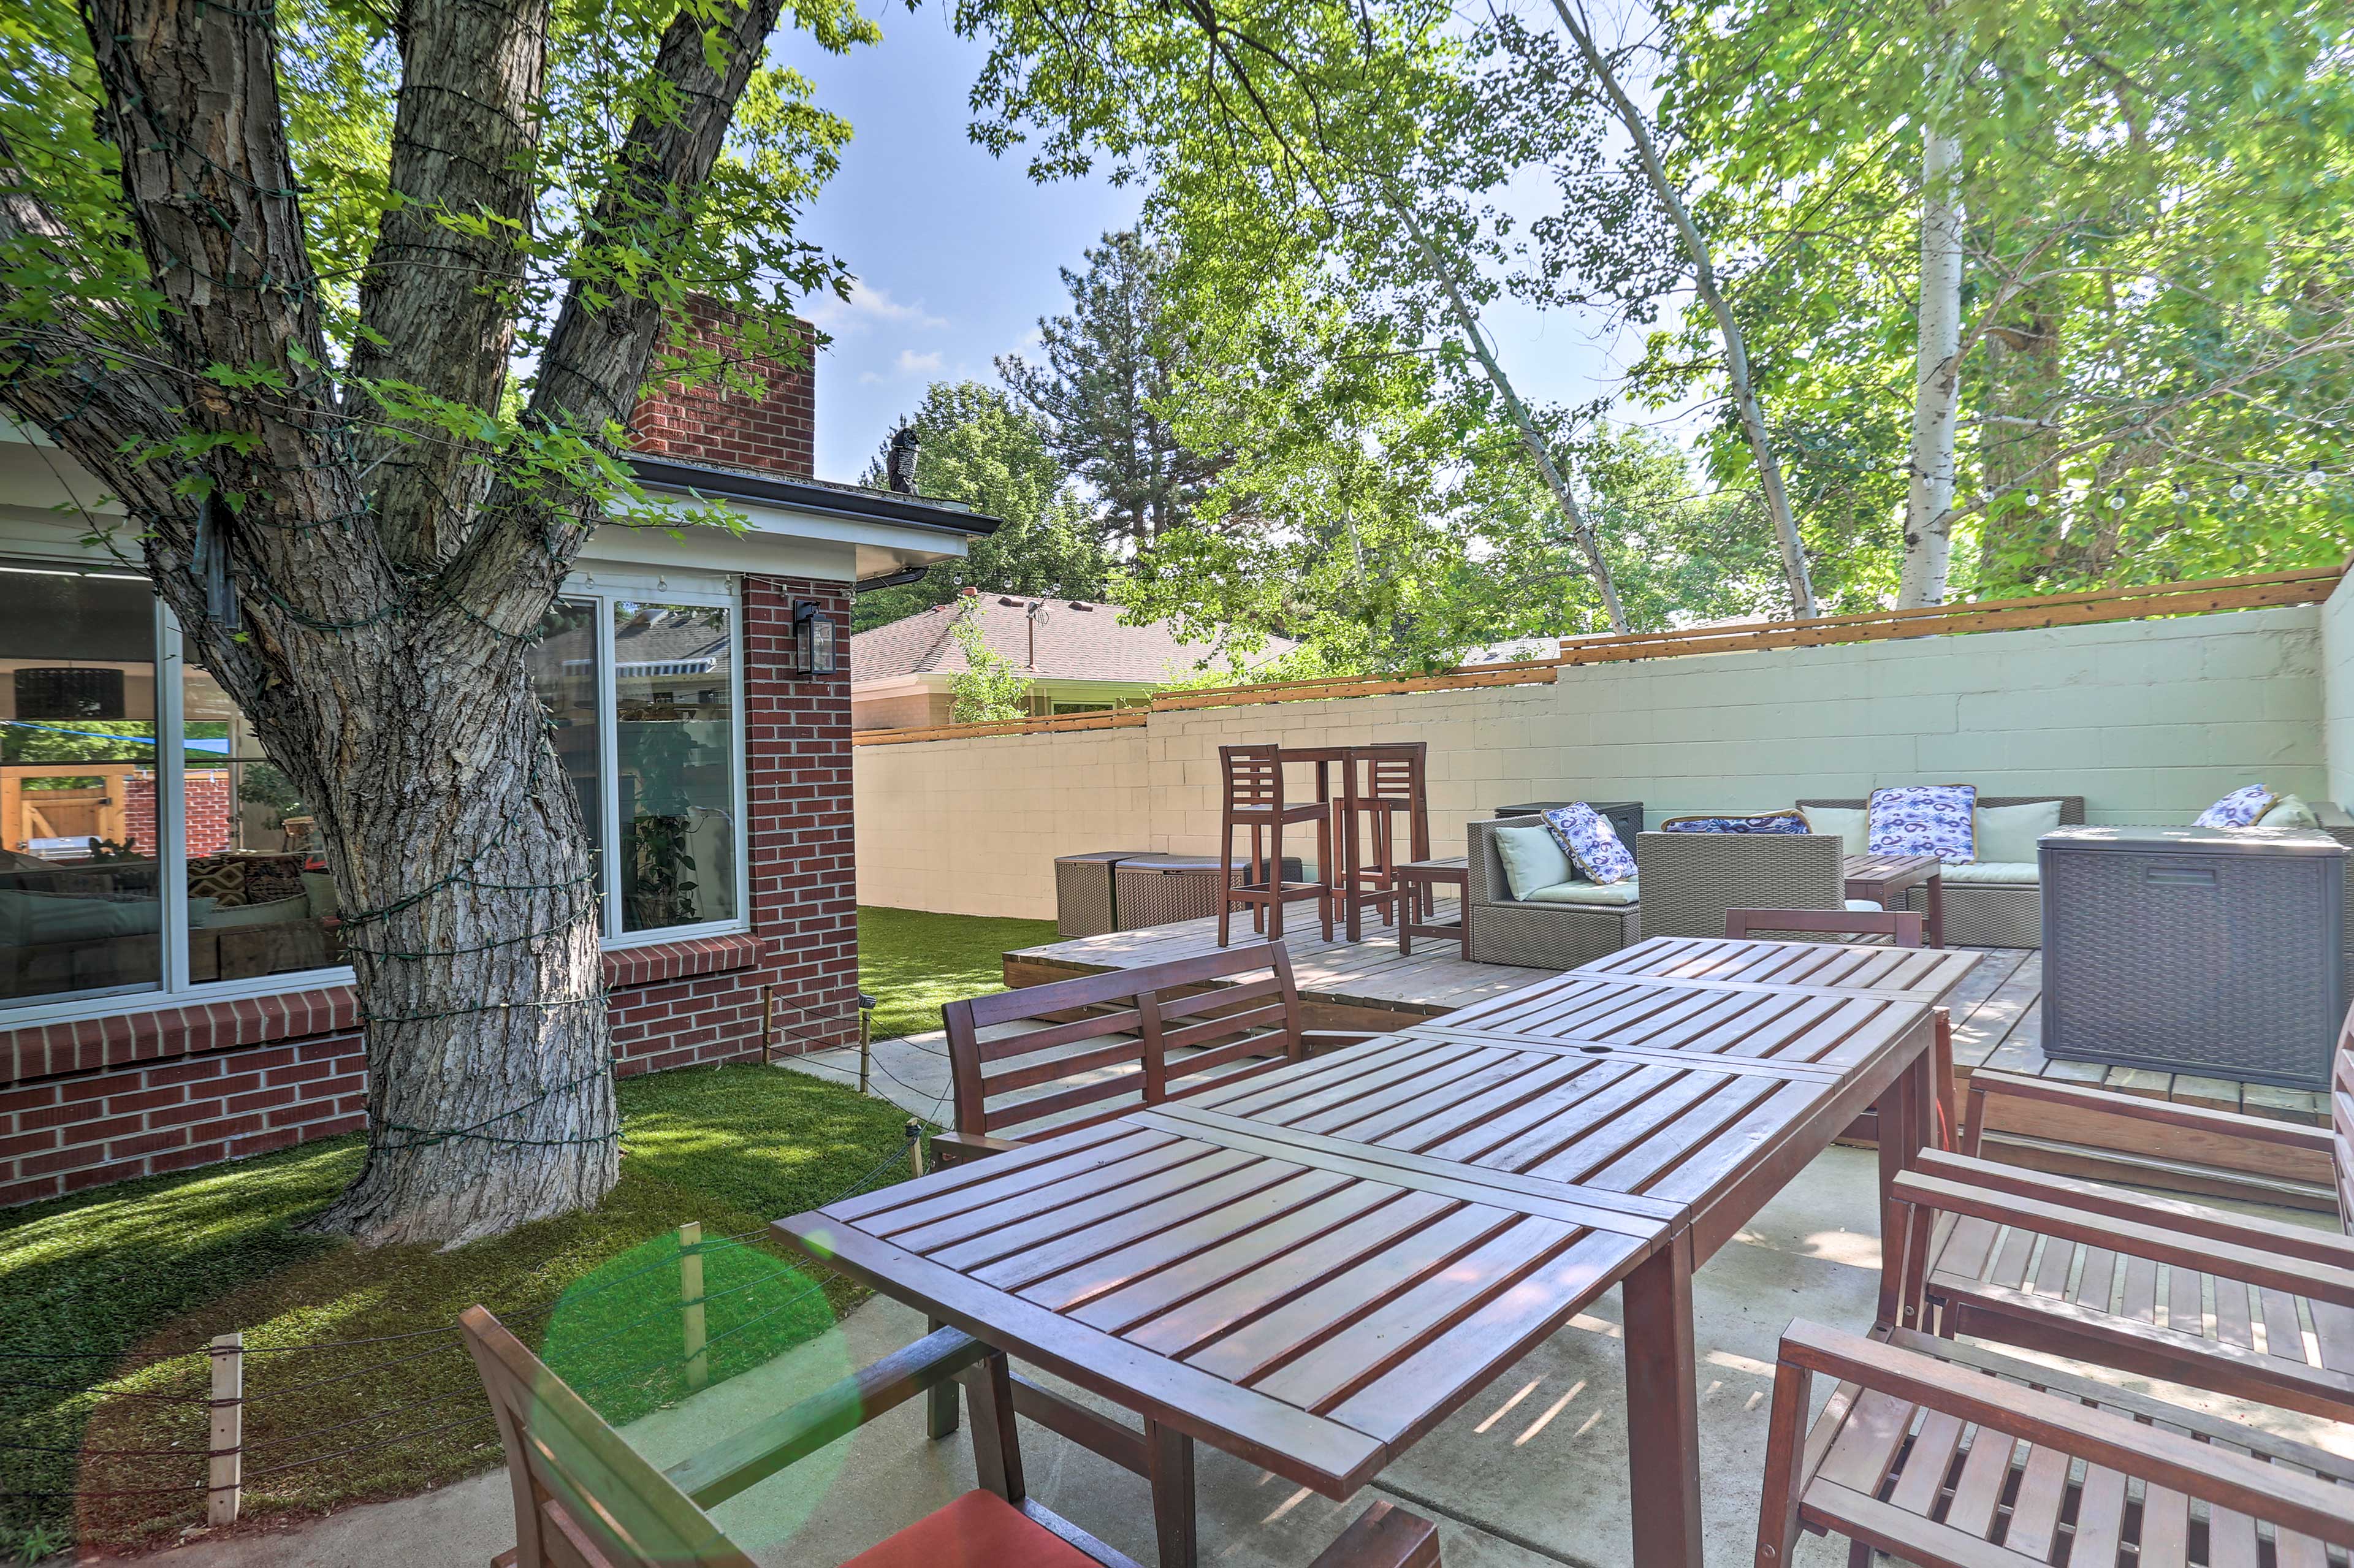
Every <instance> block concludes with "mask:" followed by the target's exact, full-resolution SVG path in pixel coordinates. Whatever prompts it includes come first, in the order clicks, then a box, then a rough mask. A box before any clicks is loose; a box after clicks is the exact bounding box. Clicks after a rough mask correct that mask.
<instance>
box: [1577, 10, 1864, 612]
mask: <svg viewBox="0 0 2354 1568" xmlns="http://www.w3.org/2000/svg"><path fill="white" fill-rule="evenodd" d="M1553 14H1554V15H1555V16H1559V17H1560V18H1561V25H1562V26H1564V27H1566V28H1568V29H1569V36H1570V37H1572V38H1573V39H1575V41H1576V43H1577V52H1578V53H1579V54H1581V55H1583V56H1584V57H1585V64H1586V68H1587V69H1590V70H1591V71H1593V72H1594V76H1595V79H1596V81H1598V82H1600V83H1601V85H1602V91H1603V94H1604V96H1606V98H1608V99H1609V100H1610V106H1611V108H1612V110H1613V111H1616V112H1617V116H1618V120H1619V123H1621V124H1623V125H1624V126H1626V128H1627V134H1628V136H1629V137H1631V138H1632V139H1633V141H1634V143H1635V155H1636V157H1637V159H1638V161H1639V162H1640V163H1641V164H1642V165H1643V175H1644V177H1645V178H1646V179H1648V180H1649V181H1650V183H1651V191H1652V194H1653V195H1655V196H1658V197H1659V206H1660V207H1663V208H1665V209H1666V211H1667V214H1668V218H1669V220H1670V222H1671V223H1673V224H1674V225H1675V229H1676V233H1677V235H1678V236H1679V237H1680V238H1681V239H1682V241H1683V247H1684V256H1685V259H1686V260H1688V261H1689V262H1690V263H1691V275H1692V291H1693V292H1694V293H1696V294H1698V295H1699V296H1700V298H1701V302H1702V304H1705V305H1706V306H1707V307H1708V310H1709V313H1710V314H1711V315H1712V316H1714V317H1715V318H1716V330H1717V334H1718V335H1719V336H1721V337H1722V338H1723V340H1724V379H1725V389H1726V391H1727V392H1728V393H1730V394H1731V396H1732V398H1733V406H1734V409H1735V411H1736V412H1738V414H1739V415H1740V418H1741V430H1742V434H1743V436H1744V438H1745V439H1746V440H1748V442H1749V455H1750V459H1751V461H1754V462H1755V463H1756V465H1757V491H1758V493H1759V495H1761V496H1762V497H1763V498H1764V499H1765V515H1766V516H1767V517H1768V518H1769V519H1770V520H1771V521H1772V523H1773V524H1774V539H1775V542H1776V544H1777V545H1779V546H1781V551H1782V578H1783V581H1784V583H1785V584H1786V585H1787V587H1788V588H1789V593H1790V611H1791V613H1792V614H1793V615H1796V616H1797V618H1798V619H1799V620H1813V619H1815V617H1816V616H1818V615H1819V614H1820V613H1821V611H1820V609H1819V608H1818V607H1817V605H1816V603H1815V585H1814V580H1813V578H1812V577H1811V576H1810V575H1809V574H1808V570H1807V550H1806V545H1805V542H1804V541H1802V540H1801V539H1800V538H1799V537H1798V524H1797V519H1796V518H1795V517H1793V516H1792V515H1791V513H1790V496H1789V492H1788V490H1787V487H1785V486H1784V484H1783V482H1782V463H1781V460H1780V459H1779V458H1778V457H1776V455H1775V451H1774V440H1773V436H1772V433H1771V432H1769V431H1768V430H1767V429H1766V428H1765V406H1764V405H1763V404H1761V403H1760V402H1759V401H1758V399H1757V388H1756V385H1755V381H1754V380H1753V379H1752V377H1751V376H1750V373H1749V341H1748V338H1747V336H1746V334H1744V333H1743V332H1742V330H1741V323H1740V320H1739V319H1738V318H1737V317H1735V316H1734V313H1733V306H1732V303H1731V302H1729V301H1727V300H1726V299H1725V297H1724V291H1723V289H1721V288H1719V287H1718V286H1717V281H1716V267H1715V264H1714V263H1713V262H1712V260H1710V255H1709V246H1708V239H1707V237H1706V236H1704V235H1702V233H1701V231H1700V225H1698V224H1697V223H1695V222H1693V221H1692V216H1691V207H1688V206H1686V205H1685V203H1684V198H1683V193H1682V192H1681V191H1679V190H1678V189H1676V185H1675V182H1674V181H1673V180H1670V178H1668V169H1667V164H1665V163H1664V162H1663V161H1662V160H1661V159H1660V157H1659V144H1658V143H1657V142H1656V141H1655V140H1654V139H1653V137H1652V135H1651V127H1650V125H1649V122H1647V121H1645V119H1644V118H1643V111H1641V110H1640V109H1638V108H1637V107H1636V106H1635V101H1634V100H1633V99H1631V98H1629V97H1628V96H1627V92H1626V90H1625V89H1623V88H1621V87H1620V86H1619V85H1618V75H1617V72H1616V71H1614V70H1612V69H1610V62H1609V60H1608V59H1607V58H1605V57H1604V55H1603V53H1602V51H1601V50H1600V49H1599V48H1596V47H1595V43H1594V34H1593V29H1592V27H1591V26H1588V24H1587V23H1586V20H1585V14H1584V12H1583V11H1582V10H1578V9H1576V8H1575V7H1574V6H1573V5H1571V3H1570V0H1553Z"/></svg>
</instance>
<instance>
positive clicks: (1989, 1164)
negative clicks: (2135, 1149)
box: [1914, 1150, 2354, 1269]
mask: <svg viewBox="0 0 2354 1568" xmlns="http://www.w3.org/2000/svg"><path fill="white" fill-rule="evenodd" d="M1914 1170H1915V1171H1918V1172H1919V1173H1920V1174H1921V1175H1923V1176H1930V1177H1935V1178H1937V1179H1939V1180H1941V1181H1955V1182H1959V1183H1961V1184H1963V1185H1966V1186H1972V1187H1981V1188H1987V1189H1990V1190H1992V1191H1994V1192H2004V1193H2008V1194H2009V1195H2010V1196H2012V1197H2015V1198H2027V1199H2033V1200H2041V1201H2047V1202H2055V1203H2064V1204H2066V1205H2067V1206H2068V1207H2070V1208H2072V1209H2082V1210H2084V1211H2085V1212H2086V1213H2094V1214H2106V1215H2108V1216H2110V1217H2111V1218H2113V1219H2120V1220H2131V1221H2134V1222H2136V1223H2137V1224H2147V1225H2158V1226H2162V1227H2164V1228H2166V1229H2168V1230H2177V1231H2181V1232H2184V1233H2186V1234H2190V1235H2195V1236H2205V1237H2208V1238H2209V1239H2211V1240H2213V1241H2221V1242H2232V1243H2236V1244H2238V1245H2243V1246H2251V1247H2255V1248H2257V1249H2259V1250H2261V1251H2264V1252H2268V1253H2277V1254H2279V1255H2282V1256H2284V1257H2296V1258H2302V1259H2304V1260H2305V1261H2306V1262H2307V1263H2318V1264H2324V1265H2327V1266H2330V1267H2334V1268H2345V1269H2354V1236H2346V1235H2342V1234H2339V1233H2338V1232H2336V1231H2325V1230H2319V1229H2317V1228H2316V1227H2314V1226H2312V1225H2297V1224H2285V1223H2283V1222H2281V1221H2279V1220H2267V1219H2263V1218H2260V1217H2258V1216H2256V1215H2253V1214H2237V1213H2231V1212H2230V1211H2228V1210H2224V1209H2215V1208H2210V1207H2209V1206H2208V1205H2206V1204H2204V1203H2195V1202H2190V1200H2189V1199H2186V1198H2174V1197H2167V1196H2163V1195H2161V1194H2159V1193H2156V1192H2136V1191H2134V1190H2132V1189H2130V1188H2125V1187H2113V1186H2110V1185H2108V1184H2107V1183H2105V1182H2101V1181H2084V1180H2083V1179H2082V1178H2080V1177H2074V1176H2058V1175H2052V1174H2050V1173H2048V1172H2045V1171H2035V1170H2031V1169H2029V1168H2028V1167H2026V1166H2022V1165H2005V1164H2003V1163H2001V1162H2000V1161H1999V1160H1983V1159H1971V1158H1967V1157H1966V1156H1961V1155H1954V1154H1941V1153H1938V1152H1936V1151H1935V1150H1931V1151H1928V1152H1925V1153H1924V1154H1923V1155H1922V1156H1921V1158H1920V1160H1919V1162H1918V1163H1917V1164H1916V1165H1915V1166H1914Z"/></svg>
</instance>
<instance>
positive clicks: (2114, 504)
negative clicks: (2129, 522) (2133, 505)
mask: <svg viewBox="0 0 2354 1568" xmlns="http://www.w3.org/2000/svg"><path fill="white" fill-rule="evenodd" d="M2125 509H2126V493H2125V492H2124V491H2122V490H2112V491H2110V492H2109V510H2110V511H2112V512H2123V511H2124V510H2125Z"/></svg>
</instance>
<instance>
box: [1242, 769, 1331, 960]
mask: <svg viewBox="0 0 2354 1568" xmlns="http://www.w3.org/2000/svg"><path fill="white" fill-rule="evenodd" d="M1218 767H1219V768H1220V770H1221V772H1222V773H1223V774H1224V776H1225V805H1224V808H1223V810H1221V812H1220V816H1219V825H1218V877H1219V888H1218V946H1220V947H1222V948H1223V947H1225V945H1226V935H1227V922H1228V919H1229V916H1231V915H1232V914H1233V912H1234V907H1235V905H1237V904H1246V905H1249V906H1251V925H1252V927H1253V928H1254V929H1257V930H1262V931H1264V932H1266V934H1267V940H1269V941H1271V942H1279V941H1281V940H1282V939H1283V906H1285V905H1287V904H1297V903H1299V902H1301V901H1303V900H1306V899H1311V898H1312V899H1314V900H1315V901H1316V908H1317V912H1318V914H1319V915H1320V916H1322V920H1323V927H1324V939H1325V940H1326V941H1328V942H1329V941H1331V939H1332V889H1331V885H1330V883H1331V876H1332V819H1331V815H1330V814H1329V808H1328V807H1326V806H1325V805H1324V804H1323V803H1321V802H1319V801H1306V802H1303V803H1301V804H1299V805H1296V806H1295V805H1288V804H1286V803H1285V800H1284V798H1283V755H1282V751H1281V749H1280V748H1279V747H1273V746H1222V747H1218ZM1294 822H1306V823H1310V824H1312V825H1313V826H1314V827H1315V830H1316V874H1317V880H1316V881H1314V882H1286V881H1284V880H1283V830H1284V829H1286V828H1287V827H1289V826H1290V825H1291V824H1292V823H1294ZM1236 828H1248V829H1249V830H1250V861H1249V872H1248V878H1247V885H1245V886H1242V887H1236V886H1235V829H1236Z"/></svg>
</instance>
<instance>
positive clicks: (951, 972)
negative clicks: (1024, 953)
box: [858, 905, 1055, 1040]
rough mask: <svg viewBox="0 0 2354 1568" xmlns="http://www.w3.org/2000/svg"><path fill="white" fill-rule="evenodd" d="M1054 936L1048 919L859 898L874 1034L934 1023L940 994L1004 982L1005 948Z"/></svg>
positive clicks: (863, 973) (963, 993)
mask: <svg viewBox="0 0 2354 1568" xmlns="http://www.w3.org/2000/svg"><path fill="white" fill-rule="evenodd" d="M1054 939H1055V923H1054V922H1053V921H1052V920H1012V919H1005V918H1002V917H998V916H981V915H935V914H932V913H930V912H929V911H928V910H923V909H885V908H883V907H882V906H876V905H863V906H860V908H859V911H858V989H859V990H861V991H864V992H865V993H866V994H867V995H869V996H871V997H873V998H874V999H875V1019H874V1025H875V1039H877V1040H890V1039H895V1038H896V1037H897V1036H899V1035H902V1034H917V1033H922V1032H923V1031H925V1030H927V1029H938V1027H939V1026H940V1004H941V1003H942V1002H948V1001H957V1000H958V999H959V998H960V997H968V996H980V995H982V994H984V993H985V992H988V991H1002V990H1003V989H1004V986H1005V974H1004V968H1003V965H1002V963H1001V962H1000V960H1001V959H1002V956H1003V955H1004V954H1005V953H1006V952H1007V951H1009V950H1010V949H1012V948H1034V947H1036V946H1037V945H1038V944H1039V943H1041V942H1051V941H1053V940H1054Z"/></svg>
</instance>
